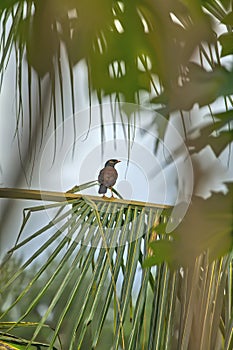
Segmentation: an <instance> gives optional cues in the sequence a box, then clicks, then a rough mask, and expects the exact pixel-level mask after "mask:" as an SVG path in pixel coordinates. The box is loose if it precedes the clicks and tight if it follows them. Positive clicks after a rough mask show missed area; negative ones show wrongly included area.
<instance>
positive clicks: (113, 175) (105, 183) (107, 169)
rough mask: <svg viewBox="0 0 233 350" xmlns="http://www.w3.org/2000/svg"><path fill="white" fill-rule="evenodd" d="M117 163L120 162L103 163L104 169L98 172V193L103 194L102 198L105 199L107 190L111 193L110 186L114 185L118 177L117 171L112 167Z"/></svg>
mask: <svg viewBox="0 0 233 350" xmlns="http://www.w3.org/2000/svg"><path fill="white" fill-rule="evenodd" d="M119 162H120V160H117V159H110V160H108V161H107V162H106V163H105V166H104V168H103V169H102V170H100V173H99V176H98V181H99V184H100V188H99V193H100V194H103V197H105V193H106V192H107V189H108V188H109V189H110V190H111V192H112V186H114V185H115V183H116V180H117V177H118V174H117V171H116V169H115V168H114V167H115V165H116V164H117V163H119ZM112 197H113V193H112Z"/></svg>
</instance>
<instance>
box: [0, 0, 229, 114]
mask: <svg viewBox="0 0 233 350" xmlns="http://www.w3.org/2000/svg"><path fill="white" fill-rule="evenodd" d="M229 6H230V2H223V1H222V6H221V5H220V4H219V2H216V1H212V0H211V1H195V2H193V1H184V0H163V1H162V0H160V1H157V2H156V3H153V2H151V1H149V0H140V1H134V2H132V1H130V2H129V1H111V2H109V1H107V0H98V1H96V2H95V3H93V2H92V1H86V2H85V3H83V2H82V1H79V0H68V1H67V0H66V1H64V0H56V1H54V0H40V1H36V0H34V1H32V0H27V1H11V2H9V1H6V2H1V21H2V27H3V37H2V41H1V49H2V56H1V65H0V68H1V71H2V72H3V69H4V67H5V63H7V59H8V56H9V54H10V50H11V49H12V47H13V45H14V46H15V47H16V50H17V56H18V67H19V71H21V68H22V59H23V58H24V57H26V59H27V63H28V67H29V70H31V68H33V70H34V71H35V72H36V74H37V75H38V77H39V79H40V80H42V78H43V77H44V76H45V75H49V77H50V79H51V82H52V85H53V88H54V89H55V82H56V80H58V81H60V83H61V84H60V88H61V89H62V88H63V86H62V82H61V79H62V69H61V47H64V48H65V50H66V54H67V59H68V63H69V66H70V70H71V71H72V69H73V68H74V67H75V65H76V64H77V63H78V62H79V61H81V60H82V59H84V60H85V61H86V64H87V66H88V72H89V82H90V88H91V89H93V90H95V91H96V92H97V94H98V96H100V97H101V96H102V95H103V94H107V95H111V94H117V95H121V96H122V98H123V100H125V101H127V102H138V98H137V96H138V95H137V93H138V92H139V91H141V90H146V91H148V92H151V91H152V90H153V89H155V91H156V93H157V94H158V95H160V92H159V90H161V89H162V92H163V95H164V96H165V99H163V102H164V101H167V103H168V104H169V106H170V104H172V103H171V102H170V100H171V101H172V100H174V94H175V95H177V93H178V92H179V91H180V89H181V88H182V86H184V87H185V84H186V81H188V82H189V81H190V84H191V85H190V90H189V93H188V94H187V96H186V98H185V99H186V108H188V109H190V108H191V107H192V104H193V101H192V98H193V96H192V92H193V91H194V92H195V91H198V89H199V88H200V89H201V90H203V86H202V84H203V80H205V79H206V72H205V71H204V69H203V67H202V63H201V62H199V63H198V66H199V71H198V73H199V74H198V76H195V77H194V76H193V73H195V72H193V71H192V69H191V66H190V63H191V62H192V61H193V54H194V53H197V52H198V51H200V54H201V56H203V57H204V56H205V55H206V49H205V47H204V46H203V45H204V44H205V45H206V44H208V45H209V44H211V45H212V46H213V49H214V50H215V51H216V55H217V56H216V62H214V60H211V61H209V62H208V64H209V66H210V71H211V72H210V74H209V77H208V82H209V84H210V87H211V85H213V88H212V89H210V91H209V96H206V98H205V97H204V96H199V97H198V96H196V101H195V102H197V103H199V100H200V98H201V101H200V104H201V105H203V104H208V103H209V101H210V100H211V101H212V100H214V99H215V98H216V96H221V95H222V91H223V90H224V85H225V84H226V82H225V81H226V80H227V77H226V76H225V75H226V72H224V70H219V67H218V65H219V64H220V61H219V59H218V48H217V46H216V45H217V43H218V40H220V43H221V45H222V56H225V55H226V54H230V53H231V52H230V47H229V45H230V35H231V30H230V25H231V22H232V19H231V13H229V10H228V8H229ZM205 9H207V10H208V11H205ZM217 11H218V12H219V16H218V17H220V18H218V20H221V21H222V23H224V24H226V26H227V31H228V33H226V34H223V35H221V36H220V38H218V35H217V33H216V32H215V23H214V21H213V15H215V17H216V12H217ZM8 19H11V25H10V29H8V27H7V22H8ZM224 35H225V36H224ZM228 38H229V39H228ZM25 55H26V56H25ZM228 73H229V75H231V74H232V72H231V71H229V72H228ZM19 74H20V73H19ZM156 76H157V77H158V78H159V81H160V87H159V86H157V87H156V85H157V84H156ZM193 78H194V80H195V84H194V85H192V81H193ZM72 84H73V83H72ZM19 87H20V84H19ZM72 89H73V86H72ZM183 90H184V89H183ZM211 90H212V92H211ZM176 91H177V93H176ZM53 93H55V90H53ZM230 93H232V89H230ZM189 100H190V101H189ZM179 102H180V103H182V100H181V99H179V100H178V101H177V105H176V106H174V108H178V109H182V104H181V105H179Z"/></svg>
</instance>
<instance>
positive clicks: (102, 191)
mask: <svg viewBox="0 0 233 350" xmlns="http://www.w3.org/2000/svg"><path fill="white" fill-rule="evenodd" d="M106 192H107V187H106V186H104V185H100V188H99V194H104V193H106Z"/></svg>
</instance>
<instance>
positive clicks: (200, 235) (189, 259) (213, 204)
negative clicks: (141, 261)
mask: <svg viewBox="0 0 233 350" xmlns="http://www.w3.org/2000/svg"><path fill="white" fill-rule="evenodd" d="M179 205H180V206H182V203H181V204H179ZM179 205H178V207H179ZM171 215H172V214H171ZM170 219H171V220H172V216H171V218H170ZM166 226H167V222H165V223H164V222H161V223H160V224H159V225H158V226H156V227H155V232H156V233H157V234H158V235H161V238H162V239H159V240H157V241H155V242H152V243H151V244H150V247H151V249H152V250H153V252H154V254H153V256H151V257H149V258H148V259H147V260H146V261H145V266H153V265H157V264H160V263H161V262H164V261H166V262H168V263H169V264H170V267H171V268H177V267H179V266H190V265H191V266H192V265H193V264H194V263H195V260H196V258H197V256H199V255H201V254H202V253H203V252H205V251H208V258H209V260H210V261H213V260H215V259H217V258H219V257H221V256H224V255H226V254H228V253H230V252H231V251H232V249H233V185H232V184H229V185H228V193H227V194H225V195H224V194H220V193H213V194H212V196H211V197H210V198H209V199H208V200H205V199H203V198H200V197H195V196H194V197H193V199H192V203H191V204H190V206H189V209H188V212H187V214H186V215H185V217H184V219H183V220H182V222H181V223H180V224H179V226H178V227H177V228H176V229H175V230H174V231H173V232H172V233H171V234H167V235H164V232H166Z"/></svg>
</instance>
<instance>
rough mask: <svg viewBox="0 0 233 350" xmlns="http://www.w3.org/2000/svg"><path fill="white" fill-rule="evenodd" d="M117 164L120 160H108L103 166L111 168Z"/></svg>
mask: <svg viewBox="0 0 233 350" xmlns="http://www.w3.org/2000/svg"><path fill="white" fill-rule="evenodd" d="M117 163H120V160H117V159H109V160H108V161H107V162H106V163H105V166H112V167H114V166H115V165H116V164H117Z"/></svg>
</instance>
